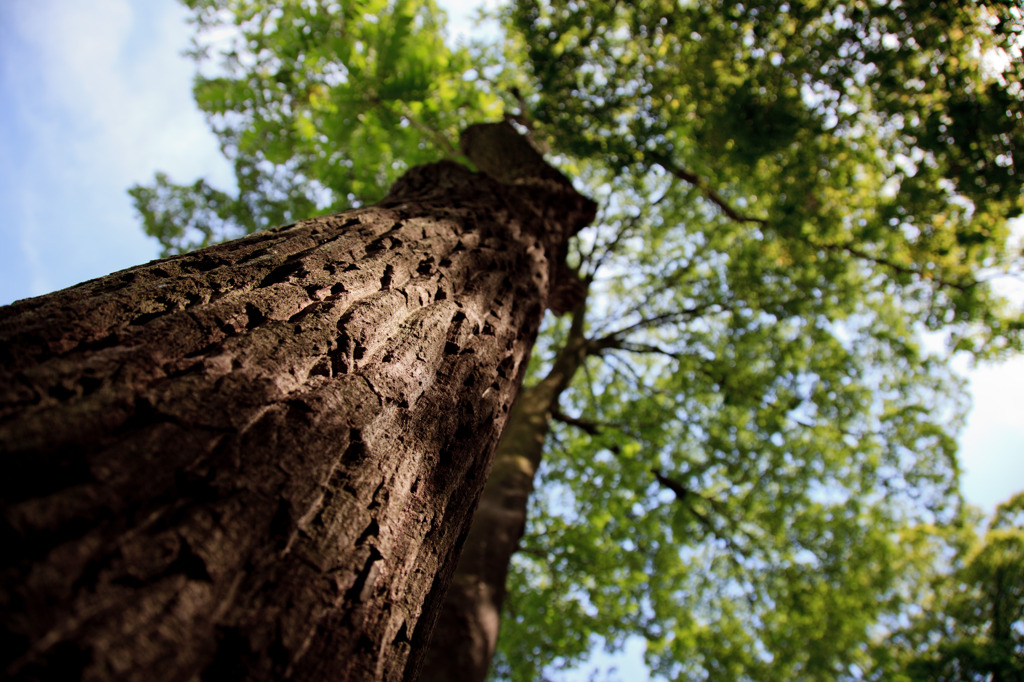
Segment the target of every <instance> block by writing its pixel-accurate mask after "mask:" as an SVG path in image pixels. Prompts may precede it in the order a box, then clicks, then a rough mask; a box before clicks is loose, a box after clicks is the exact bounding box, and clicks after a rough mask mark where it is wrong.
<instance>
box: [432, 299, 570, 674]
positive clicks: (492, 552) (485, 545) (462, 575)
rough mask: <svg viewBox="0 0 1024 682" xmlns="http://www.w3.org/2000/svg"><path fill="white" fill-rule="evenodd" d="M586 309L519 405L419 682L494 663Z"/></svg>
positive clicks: (484, 671)
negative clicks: (508, 584)
mask: <svg viewBox="0 0 1024 682" xmlns="http://www.w3.org/2000/svg"><path fill="white" fill-rule="evenodd" d="M585 312H586V303H585V301H581V302H580V303H579V305H578V307H577V309H576V310H575V312H574V315H573V324H572V327H571V329H570V332H569V337H568V339H567V341H566V343H565V345H564V346H563V347H562V348H561V350H560V351H559V352H558V355H557V356H556V357H555V361H554V363H553V364H552V367H551V369H550V370H549V371H548V373H547V375H546V376H545V377H544V379H542V380H541V381H540V382H538V383H537V384H535V385H533V386H530V387H529V388H524V389H523V390H522V391H520V393H519V397H518V398H517V399H516V401H515V403H514V405H513V407H512V413H511V416H510V417H509V421H508V425H507V426H506V428H505V431H504V433H503V434H502V436H501V440H500V442H499V444H498V448H497V451H496V452H495V456H494V466H493V469H492V470H491V474H490V477H489V478H488V479H487V485H486V487H485V488H484V492H483V495H482V496H481V498H480V505H479V507H478V508H477V511H476V514H474V516H473V523H472V526H471V528H470V531H469V535H468V537H467V539H466V544H465V547H464V548H463V551H462V555H461V557H460V558H459V563H458V567H457V568H456V571H455V575H454V577H453V579H452V584H451V587H450V588H449V590H448V594H447V596H446V598H445V601H444V605H443V607H442V609H441V614H440V616H439V617H438V621H437V626H436V627H435V628H434V633H433V636H432V637H431V639H430V645H429V647H428V650H427V654H426V659H425V660H424V663H423V669H422V671H421V673H420V678H419V679H420V682H443V681H446V680H459V681H460V682H483V681H484V680H486V679H487V671H488V669H489V668H490V665H491V660H492V659H493V658H494V652H495V647H496V646H497V642H498V632H499V626H500V623H501V609H502V605H503V603H504V601H505V594H506V589H505V581H506V579H507V577H508V569H509V563H510V562H511V560H512V555H513V554H515V552H516V551H517V550H518V549H519V540H520V539H521V538H522V536H523V531H524V530H525V528H526V515H527V507H528V505H529V501H530V495H531V494H532V493H533V489H534V485H533V482H534V478H535V477H536V475H537V469H538V468H539V467H540V463H541V459H542V457H543V453H544V441H545V439H546V438H547V434H548V431H549V429H550V424H551V419H552V415H553V414H554V413H555V412H556V411H557V409H558V399H559V397H560V396H561V394H562V393H563V392H564V391H565V389H566V388H568V386H569V383H570V382H571V381H572V378H573V376H575V374H576V372H577V371H578V370H579V369H580V367H582V366H583V362H584V360H585V359H586V357H587V352H588V347H587V340H586V339H585V338H584V336H583V321H584V315H585Z"/></svg>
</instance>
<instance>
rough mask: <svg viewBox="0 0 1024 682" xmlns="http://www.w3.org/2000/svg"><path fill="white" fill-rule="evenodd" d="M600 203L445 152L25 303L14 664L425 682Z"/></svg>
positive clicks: (11, 426)
mask: <svg viewBox="0 0 1024 682" xmlns="http://www.w3.org/2000/svg"><path fill="white" fill-rule="evenodd" d="M592 216H593V204H592V203H590V202H589V200H585V199H583V198H582V197H580V196H579V195H575V197H573V196H572V194H569V193H568V192H566V191H565V188H558V189H557V191H549V192H544V191H539V190H538V188H537V187H532V188H530V190H529V191H525V190H524V189H523V188H517V187H510V186H507V185H502V184H500V183H498V182H495V181H493V180H491V179H490V178H487V177H485V176H482V175H480V174H473V173H470V172H469V171H467V170H466V169H465V168H463V167H462V166H459V165H457V164H454V163H448V162H445V163H440V164H432V165H430V166H425V167H419V168H416V169H413V170H411V171H410V172H409V173H408V174H407V175H406V177H405V178H403V180H401V181H399V182H398V183H396V185H395V187H394V188H393V189H392V192H391V193H390V194H389V196H388V197H387V198H386V199H385V200H384V201H383V202H382V203H381V204H380V205H378V206H377V207H371V208H366V209H359V210H354V211H348V212H344V213H341V214H337V215H334V216H328V217H324V218H316V219H312V220H308V221H303V222H301V223H297V224H295V225H291V226H286V227H282V228H277V229H275V230H270V231H267V232H263V233H259V234H256V235H252V236H250V237H247V238H244V239H241V240H237V241H234V242H229V243H226V244H222V245H218V246H214V247H211V248H208V249H204V250H202V251H198V252H195V253H192V254H187V255H184V256H177V257H173V258H169V259H165V260H162V261H154V262H153V263H150V264H147V265H143V266H139V267H136V268H131V269H129V270H125V271H122V272H119V273H114V274H112V275H109V276H107V277H104V278H100V279H97V280H93V281H90V282H86V283H84V284H81V285H78V286H76V287H73V288H71V289H68V290H65V291H62V292H57V293H55V294H50V295H47V296H43V297H39V298H35V299H29V300H25V301H20V302H17V303H15V304H13V305H11V306H8V307H7V308H5V309H3V310H2V311H0V342H2V345H0V455H2V456H3V461H4V469H5V475H4V477H2V482H0V501H2V517H3V520H2V524H0V534H2V535H0V537H2V538H3V541H4V547H5V551H4V555H5V559H4V561H3V565H2V574H0V575H2V586H0V609H2V610H3V616H2V621H3V627H4V631H5V637H6V639H7V641H8V642H9V645H8V646H7V647H5V649H6V651H8V652H9V653H5V654H4V657H3V658H2V659H0V669H3V670H4V671H5V673H6V675H7V676H8V677H9V678H11V679H25V680H28V679H83V680H114V679H116V680H145V682H155V681H157V680H188V679H192V680H203V681H207V680H210V681H212V680H234V679H239V680H240V679H252V680H271V679H275V680H276V679H295V680H322V679H335V680H362V679H382V680H394V679H412V678H413V677H414V675H415V672H416V668H417V665H418V660H419V656H420V652H422V650H423V649H424V648H425V645H426V640H427V638H428V637H429V634H430V628H431V626H432V622H433V619H434V617H435V615H436V611H437V609H438V607H439V605H440V601H441V600H442V599H443V597H444V594H445V591H446V590H447V585H448V581H449V579H450V574H451V571H452V570H453V568H454V558H455V557H456V556H457V552H458V550H459V549H460V547H461V544H462V542H463V540H464V537H465V535H466V533H467V532H468V523H469V519H470V516H471V512H472V509H473V507H474V505H475V504H476V500H477V497H478V495H479V491H480V490H481V489H482V488H483V485H484V482H485V480H486V476H487V474H488V470H489V468H490V461H491V456H492V453H493V449H494V445H495V443H496V442H497V439H498V435H499V434H500V431H501V429H502V428H503V426H504V424H505V421H506V419H507V415H508V412H509V409H510V405H511V403H512V401H513V399H514V398H515V394H516V391H517V390H518V386H519V381H520V379H521V374H522V371H523V369H524V368H525V364H526V361H527V359H528V355H529V350H530V347H531V346H532V343H533V340H534V338H535V336H536V333H537V329H538V327H539V324H540V320H541V317H542V315H543V310H544V306H545V305H546V303H547V302H548V299H549V292H550V289H551V279H552V274H553V273H555V272H557V271H558V269H559V267H560V265H559V264H557V263H553V262H552V260H551V259H550V258H549V254H559V255H560V254H563V253H564V242H565V240H567V239H568V237H569V236H570V235H571V234H572V233H573V232H575V231H576V230H578V229H579V227H581V226H582V225H583V224H585V222H586V221H587V220H589V219H590V218H592Z"/></svg>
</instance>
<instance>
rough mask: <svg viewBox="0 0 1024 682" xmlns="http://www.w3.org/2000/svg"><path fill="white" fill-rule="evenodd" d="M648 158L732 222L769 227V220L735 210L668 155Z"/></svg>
mask: <svg viewBox="0 0 1024 682" xmlns="http://www.w3.org/2000/svg"><path fill="white" fill-rule="evenodd" d="M648 157H649V158H650V159H651V160H652V161H653V162H654V163H656V164H658V165H659V166H661V167H662V169H664V171H665V172H666V173H668V174H669V175H671V176H673V177H676V178H679V179H680V180H682V181H683V182H685V183H687V184H689V185H692V186H693V187H695V188H696V189H697V190H699V191H700V192H701V194H703V195H704V197H705V198H706V199H707V200H708V201H710V202H711V203H713V204H714V205H715V206H718V208H719V209H721V211H722V213H724V214H725V215H726V217H728V218H729V219H730V220H733V221H734V222H737V223H754V224H757V225H767V224H768V221H767V220H762V219H761V218H754V217H753V216H748V215H744V214H743V213H740V212H739V211H737V210H736V209H735V208H733V207H732V206H731V205H730V204H729V202H728V201H726V200H725V198H724V197H722V195H721V194H719V193H718V192H716V191H715V189H714V188H713V187H711V186H709V185H708V183H707V182H705V181H704V179H703V178H701V177H700V176H699V175H697V174H696V173H694V172H693V171H691V170H688V169H686V168H684V167H683V166H680V165H678V164H676V163H675V162H674V161H672V160H671V159H670V158H669V157H668V156H667V155H665V154H662V153H660V152H649V153H648Z"/></svg>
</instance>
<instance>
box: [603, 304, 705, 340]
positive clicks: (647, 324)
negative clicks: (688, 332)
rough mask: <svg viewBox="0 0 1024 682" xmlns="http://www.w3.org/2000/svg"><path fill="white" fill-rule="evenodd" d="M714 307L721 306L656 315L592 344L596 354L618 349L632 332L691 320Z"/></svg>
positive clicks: (686, 309)
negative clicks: (604, 350) (607, 349)
mask: <svg viewBox="0 0 1024 682" xmlns="http://www.w3.org/2000/svg"><path fill="white" fill-rule="evenodd" d="M712 307H721V306H720V304H719V303H718V302H708V303H702V304H700V305H697V306H693V307H692V308H683V309H682V310H674V311H672V312H667V313H661V314H660V315H655V316H654V317H648V318H644V319H642V320H640V321H639V322H635V323H633V324H631V325H629V326H627V327H622V328H621V329H617V330H615V331H613V332H608V333H607V334H605V335H604V336H602V337H601V338H598V339H593V340H591V342H590V344H591V345H592V346H593V347H594V348H595V352H596V351H600V350H603V349H605V348H616V347H619V345H620V344H621V343H622V337H623V336H625V335H626V334H629V333H630V332H634V331H637V330H638V329H650V328H652V327H660V326H662V325H666V324H671V323H673V322H680V321H683V320H689V319H692V318H693V317H695V316H697V315H699V314H702V313H705V312H707V310H708V309H709V308H712Z"/></svg>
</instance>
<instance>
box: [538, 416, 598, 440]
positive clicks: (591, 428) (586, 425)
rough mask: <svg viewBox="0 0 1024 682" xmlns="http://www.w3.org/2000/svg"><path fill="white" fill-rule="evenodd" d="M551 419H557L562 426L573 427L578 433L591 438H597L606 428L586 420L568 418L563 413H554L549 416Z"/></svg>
mask: <svg viewBox="0 0 1024 682" xmlns="http://www.w3.org/2000/svg"><path fill="white" fill-rule="evenodd" d="M551 417H552V419H557V420H558V421H560V422H562V423H563V424H568V425H569V426H575V427H576V428H577V429H579V430H580V431H583V432H584V433H587V434H590V435H591V436H597V435H599V434H600V433H601V430H602V429H603V428H604V427H605V426H606V425H605V424H598V423H597V422H592V421H588V420H586V419H580V418H579V417H570V416H569V415H567V414H565V413H564V412H554V413H552V415H551Z"/></svg>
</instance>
